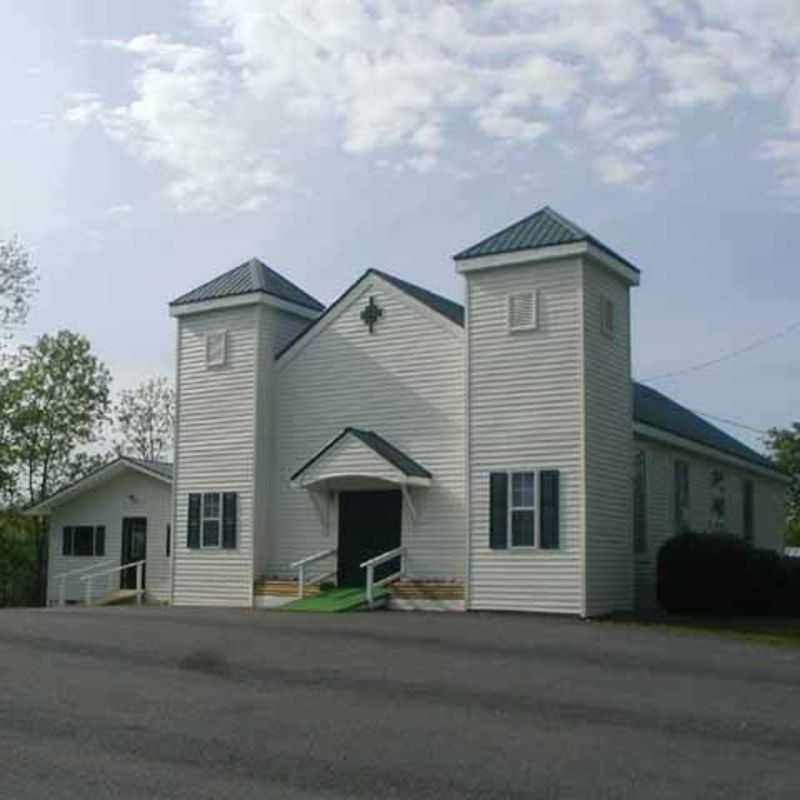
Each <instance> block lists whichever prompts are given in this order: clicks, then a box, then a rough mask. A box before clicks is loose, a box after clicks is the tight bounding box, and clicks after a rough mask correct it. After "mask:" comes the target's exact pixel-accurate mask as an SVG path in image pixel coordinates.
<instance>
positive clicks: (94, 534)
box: [61, 525, 106, 556]
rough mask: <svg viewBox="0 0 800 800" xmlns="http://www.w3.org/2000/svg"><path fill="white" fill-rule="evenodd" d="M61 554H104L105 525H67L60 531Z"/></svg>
mask: <svg viewBox="0 0 800 800" xmlns="http://www.w3.org/2000/svg"><path fill="white" fill-rule="evenodd" d="M61 554H62V555H65V556H104V555H105V554H106V528H105V525H95V526H92V525H67V526H66V527H64V528H63V529H62V531H61Z"/></svg>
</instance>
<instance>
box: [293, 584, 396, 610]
mask: <svg viewBox="0 0 800 800" xmlns="http://www.w3.org/2000/svg"><path fill="white" fill-rule="evenodd" d="M383 593H384V592H383V591H382V590H381V589H377V590H376V591H375V598H376V599H377V598H378V597H381V596H382V595H383ZM366 606H367V593H366V591H365V590H364V589H359V588H353V587H342V588H341V589H331V590H329V591H327V592H320V593H319V594H317V595H313V596H312V597H304V598H303V599H302V600H294V601H292V602H291V603H288V604H287V605H285V606H281V607H280V609H281V611H317V612H322V613H330V614H333V613H338V612H340V611H355V610H356V609H359V608H366Z"/></svg>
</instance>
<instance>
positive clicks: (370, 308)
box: [361, 297, 383, 333]
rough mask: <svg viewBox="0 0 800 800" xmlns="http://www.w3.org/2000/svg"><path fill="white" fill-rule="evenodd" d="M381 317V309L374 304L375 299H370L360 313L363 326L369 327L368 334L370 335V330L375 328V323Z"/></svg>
mask: <svg viewBox="0 0 800 800" xmlns="http://www.w3.org/2000/svg"><path fill="white" fill-rule="evenodd" d="M382 316H383V309H382V308H381V307H380V306H379V305H377V304H376V303H375V298H374V297H370V298H369V303H367V305H366V306H364V310H363V311H362V312H361V319H362V320H363V322H364V324H365V325H367V326H369V332H370V333H372V329H373V328H374V327H375V323H376V322H377V321H378V320H379V319H380V318H381V317H382Z"/></svg>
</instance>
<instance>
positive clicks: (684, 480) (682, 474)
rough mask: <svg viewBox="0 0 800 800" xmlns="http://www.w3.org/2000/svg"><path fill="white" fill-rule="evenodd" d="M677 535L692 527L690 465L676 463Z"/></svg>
mask: <svg viewBox="0 0 800 800" xmlns="http://www.w3.org/2000/svg"><path fill="white" fill-rule="evenodd" d="M674 491H675V533H686V532H687V531H688V530H689V529H690V527H691V510H690V503H689V463H688V462H687V461H676V462H675V487H674Z"/></svg>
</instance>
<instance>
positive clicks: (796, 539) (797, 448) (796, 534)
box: [766, 422, 800, 547]
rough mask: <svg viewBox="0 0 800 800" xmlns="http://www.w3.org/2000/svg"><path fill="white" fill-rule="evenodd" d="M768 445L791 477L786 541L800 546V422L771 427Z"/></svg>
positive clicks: (767, 439)
mask: <svg viewBox="0 0 800 800" xmlns="http://www.w3.org/2000/svg"><path fill="white" fill-rule="evenodd" d="M766 445H767V447H768V448H769V451H770V454H771V455H772V457H773V459H774V460H775V462H776V463H777V464H778V466H779V467H780V468H781V469H783V470H784V471H785V472H786V473H787V474H788V475H789V476H790V477H791V481H792V482H791V483H790V484H789V490H788V492H787V521H786V543H787V544H789V545H793V546H796V547H797V546H800V422H795V423H794V424H793V425H792V426H791V427H790V428H771V429H770V430H769V432H768V433H767V438H766Z"/></svg>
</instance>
